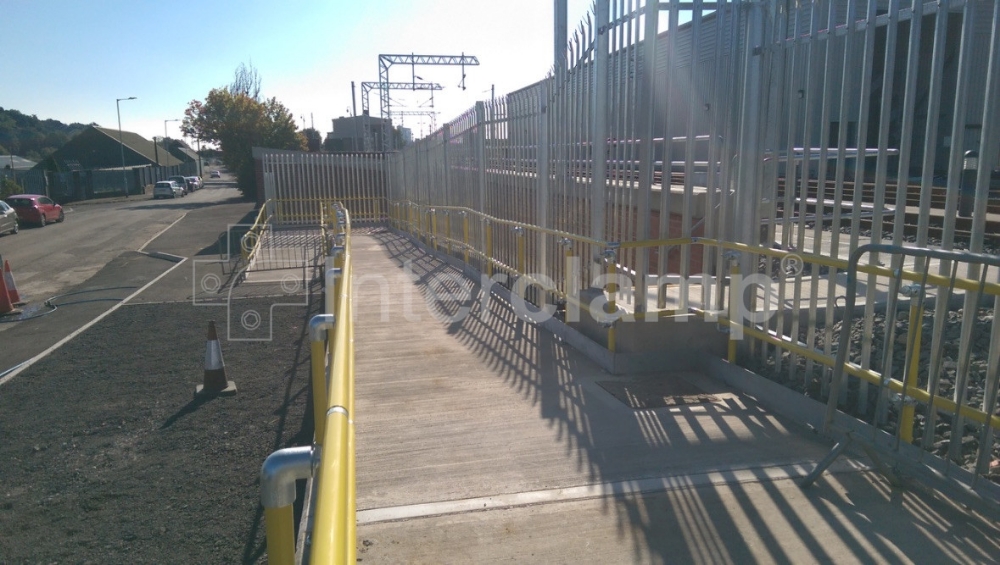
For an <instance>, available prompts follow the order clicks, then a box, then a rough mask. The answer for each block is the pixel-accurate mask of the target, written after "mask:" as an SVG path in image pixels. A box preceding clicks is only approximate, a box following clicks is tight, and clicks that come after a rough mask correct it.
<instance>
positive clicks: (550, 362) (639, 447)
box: [368, 231, 1000, 563]
mask: <svg viewBox="0 0 1000 565" xmlns="http://www.w3.org/2000/svg"><path fill="white" fill-rule="evenodd" d="M372 237H373V239H374V240H376V241H377V242H379V243H380V244H381V245H382V246H383V247H384V248H385V250H386V251H387V252H388V256H389V258H390V259H391V260H392V261H393V262H394V263H395V264H396V266H397V267H399V268H401V269H402V268H404V266H405V267H406V269H408V270H409V271H410V272H412V274H413V277H412V280H413V284H414V285H415V286H416V287H417V289H418V290H419V292H420V293H421V294H422V295H423V297H424V298H425V300H427V302H428V306H429V308H430V309H431V310H432V312H433V313H434V314H435V315H436V317H437V320H433V321H431V322H429V323H430V324H440V325H442V326H443V327H444V328H445V329H446V331H447V333H448V334H449V335H451V336H452V337H453V338H454V339H455V341H456V342H458V343H460V344H461V345H462V346H463V347H464V348H465V349H467V350H468V351H469V353H470V354H471V355H472V356H474V357H475V358H477V359H478V360H479V361H481V362H482V363H484V364H485V365H486V366H488V367H489V368H490V369H491V370H492V372H493V373H495V374H496V375H497V377H498V378H501V379H503V382H504V383H506V385H507V387H508V388H509V389H510V390H511V391H513V392H515V393H516V394H517V395H519V396H520V397H521V398H522V399H523V400H527V401H530V402H531V404H532V405H533V406H536V407H537V409H538V417H539V418H541V419H542V420H544V421H545V422H546V423H547V425H548V426H549V428H551V430H552V434H553V436H554V437H555V438H557V440H556V441H557V444H558V445H559V451H560V452H561V453H562V456H563V457H565V458H567V459H572V460H575V461H574V462H575V464H576V466H577V467H578V468H579V469H581V470H584V471H586V473H587V475H588V477H589V480H590V481H591V482H592V483H604V484H610V485H613V486H612V487H611V488H612V490H613V493H612V496H611V497H610V499H609V501H608V502H605V503H604V506H603V511H604V512H605V513H608V512H613V513H614V514H615V522H616V523H617V524H618V527H617V533H616V534H615V535H617V536H618V538H619V539H621V538H623V537H624V538H628V539H630V540H631V548H632V549H631V553H632V561H633V562H655V563H693V562H735V563H743V562H751V561H754V562H771V563H799V562H841V561H845V560H848V561H860V562H888V563H897V562H926V563H933V562H941V563H944V562H993V560H994V559H995V556H996V555H1000V542H998V539H1000V538H998V536H1000V528H998V527H997V526H996V524H991V523H989V522H988V521H985V520H982V519H980V518H979V517H978V516H975V515H972V514H970V513H968V512H965V511H963V510H962V509H961V508H959V507H957V506H956V505H953V504H951V503H950V502H948V501H946V500H942V499H940V498H936V497H934V496H932V495H929V494H926V493H918V492H914V491H900V490H894V489H892V488H890V487H889V486H888V484H887V483H885V482H883V481H881V480H880V479H878V478H877V477H874V476H872V475H870V474H862V473H856V472H852V473H842V474H836V475H835V474H829V473H828V474H826V475H824V476H823V477H822V478H821V479H820V481H819V482H818V483H817V484H816V486H814V487H813V488H811V489H809V490H802V489H799V488H798V487H797V486H796V485H794V483H791V482H790V481H778V480H775V478H774V476H773V475H772V474H769V473H768V469H773V468H775V467H779V466H786V467H795V466H797V467H798V468H802V467H803V465H806V464H809V463H812V462H814V461H816V460H818V458H820V457H821V456H822V455H823V454H824V453H825V451H826V449H827V446H826V445H824V444H822V443H821V442H818V441H815V440H814V439H812V438H810V437H808V434H807V433H806V432H805V430H804V429H803V428H800V427H797V426H795V425H794V424H789V423H787V422H785V421H782V420H781V419H779V418H777V417H776V416H774V415H773V414H771V413H769V412H767V411H765V410H763V409H762V408H760V407H759V406H758V405H757V404H756V403H755V402H754V401H753V399H750V398H748V397H745V396H741V395H735V394H730V395H728V397H727V398H725V400H724V401H723V402H717V403H710V404H702V405H699V406H698V407H696V408H689V407H680V408H673V409H669V410H668V409H662V410H636V411H631V410H627V411H623V410H620V409H609V404H608V402H607V401H606V399H605V400H603V401H598V400H599V399H598V398H597V397H598V395H600V394H601V391H599V390H595V388H596V387H594V386H592V384H593V383H588V382H585V379H584V377H583V375H594V374H595V369H594V367H593V366H592V365H591V364H590V363H589V361H586V360H584V359H583V358H582V356H581V355H579V354H577V353H575V352H571V351H570V350H569V349H570V348H569V346H568V345H566V344H565V343H564V342H562V341H561V340H560V339H559V338H557V337H556V336H554V335H553V334H551V333H549V332H547V331H544V330H542V329H540V328H539V327H538V326H535V325H533V324H531V323H528V322H526V321H525V320H523V319H522V318H521V317H520V316H519V315H518V313H517V312H515V310H514V309H513V308H512V307H511V305H510V304H508V303H506V302H505V301H502V300H499V299H496V298H495V297H494V299H490V300H488V301H487V300H483V298H484V297H483V289H482V288H481V286H480V285H479V282H478V281H470V280H469V279H467V278H464V277H463V275H462V273H461V271H460V270H459V269H457V268H455V267H453V266H451V265H449V264H448V263H447V262H445V261H444V260H442V259H441V258H439V257H437V256H435V255H432V254H430V253H428V252H426V251H425V250H424V249H422V248H421V247H418V246H417V245H414V243H413V242H412V241H411V240H409V239H408V238H405V237H402V236H400V235H397V234H395V233H391V232H388V231H375V232H373V234H372ZM463 281H464V282H463ZM463 286H465V287H466V289H465V290H467V291H468V294H466V295H463V296H467V298H466V299H464V300H461V299H460V300H450V301H445V300H441V298H440V297H441V296H442V295H446V293H447V292H449V291H450V292H452V293H456V292H459V291H462V290H463V289H462V288H461V287H463ZM396 290H398V289H396ZM396 290H394V291H393V292H394V293H395V292H396ZM452 296H454V294H452ZM482 304H486V305H487V308H486V309H485V311H481V312H478V314H476V315H463V309H470V310H472V311H475V310H476V309H477V307H478V306H477V305H482ZM487 314H488V315H487ZM368 315H372V316H374V315H375V314H374V313H369V314H368ZM399 331H404V330H403V329H402V328H400V330H399ZM668 373H669V368H665V370H664V372H663V374H662V375H659V377H660V378H666V376H667V374H668ZM455 377H456V378H461V375H455ZM588 378H589V377H588ZM602 378H613V377H610V376H608V375H604V376H603V377H602ZM699 384H700V385H702V383H699ZM702 386H704V385H702ZM719 386H721V385H719ZM706 392H717V391H714V390H706ZM497 402H498V403H499V402H502V399H497ZM427 418H428V419H433V416H431V415H427ZM516 425H517V424H516V423H515V422H511V423H510V426H511V427H514V426H516ZM484 441H485V438H484ZM456 449H457V448H456ZM519 456H521V455H519V453H518V452H516V451H514V450H512V452H511V453H508V454H507V457H508V458H510V459H516V458H517V457H519ZM530 457H531V456H530V455H529V456H525V459H526V460H525V462H524V463H522V464H521V465H523V466H524V467H527V468H529V469H530V468H531V467H530V466H531V464H532V463H537V461H536V460H535V459H530ZM551 457H554V455H552V456H551ZM413 464H414V466H413V468H408V469H407V472H408V473H412V474H413V475H414V476H421V474H422V473H421V469H420V468H419V465H420V462H419V461H417V460H414V461H413ZM442 464H443V463H442ZM462 464H464V463H463V462H460V461H449V465H462ZM468 465H469V468H472V465H473V464H471V463H470V464H468ZM504 470H505V469H504V467H503V463H500V462H497V464H496V465H495V466H494V468H492V469H490V470H489V472H490V473H493V474H495V475H496V476H499V475H500V474H502V473H503V472H504ZM484 472H485V471H484ZM525 472H527V473H532V472H537V473H544V472H545V469H544V468H541V467H539V468H535V469H534V470H533V471H532V470H526V471H525ZM699 473H701V474H711V475H713V476H715V477H716V482H713V483H712V484H708V485H696V484H694V483H692V482H690V481H689V480H688V479H687V477H690V476H692V475H696V474H699ZM748 473H749V475H748ZM657 477H662V478H660V479H657ZM422 480H426V479H422ZM538 480H539V481H540V482H543V480H544V478H538ZM638 480H643V481H652V482H653V483H654V484H657V485H658V486H656V487H650V488H646V489H644V491H643V492H638V493H637V492H635V491H633V490H628V489H625V488H624V485H628V484H629V483H630V481H638ZM643 484H647V485H648V484H649V483H648V482H644V483H643ZM548 485H549V487H550V488H558V487H563V486H575V485H561V484H552V482H551V481H550V482H549V483H548ZM422 486H423V485H422ZM432 486H433V485H432ZM418 490H419V489H418ZM431 490H432V487H428V488H427V489H425V490H424V491H423V492H422V493H421V496H423V497H424V498H425V500H417V501H414V502H416V503H421V502H430V501H431V500H426V498H428V497H432V496H434V495H433V494H428V493H429V492H430V491H431ZM494 494H497V493H495V492H488V493H482V495H483V496H491V495H494ZM508 519H511V518H508ZM571 519H572V518H571ZM428 522H429V523H430V524H431V525H430V526H428V527H427V530H426V531H424V532H423V535H425V536H426V544H425V545H427V546H430V545H434V543H435V541H442V542H444V541H445V540H443V539H440V540H439V539H437V538H438V536H440V535H443V534H440V533H438V532H440V531H441V530H442V528H441V527H440V524H439V523H437V522H435V521H434V520H428ZM457 522H461V518H453V519H452V522H450V523H457ZM566 523H567V524H568V523H569V522H566ZM433 524H438V525H437V526H434V525H433ZM521 526H522V529H530V528H526V526H527V524H521ZM399 527H401V528H402V527H404V526H399ZM405 527H413V528H416V529H419V528H420V526H419V525H410V526H405ZM456 528H457V526H456ZM476 534H477V535H478V531H477V532H476ZM419 535H420V534H417V536H418V537H419ZM451 535H452V536H453V539H458V538H459V537H461V534H460V533H459V530H457V529H455V530H453V531H452V532H451ZM566 535H567V536H569V537H570V538H572V535H573V534H571V533H570V532H569V531H567V532H566ZM411 539H413V538H411ZM564 541H565V540H564ZM481 542H484V543H485V542H486V540H481ZM496 543H498V544H500V543H503V544H505V546H508V547H509V546H510V545H512V544H516V540H512V539H510V537H509V536H508V537H501V538H500V539H498V540H496ZM533 543H536V542H533ZM553 543H555V542H553ZM442 545H443V546H444V547H447V543H442ZM467 555H470V554H467ZM422 556H423V557H426V554H422ZM369 557H375V556H374V555H369Z"/></svg>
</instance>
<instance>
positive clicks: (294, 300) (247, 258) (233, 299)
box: [191, 224, 313, 341]
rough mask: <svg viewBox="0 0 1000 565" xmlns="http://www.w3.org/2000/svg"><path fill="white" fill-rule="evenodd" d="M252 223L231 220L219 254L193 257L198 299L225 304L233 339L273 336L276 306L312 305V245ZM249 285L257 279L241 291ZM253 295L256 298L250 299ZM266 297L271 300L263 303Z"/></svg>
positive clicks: (196, 301) (193, 290)
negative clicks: (291, 242)
mask: <svg viewBox="0 0 1000 565" xmlns="http://www.w3.org/2000/svg"><path fill="white" fill-rule="evenodd" d="M252 227H253V226H250V225H246V224H230V225H229V226H228V229H227V230H226V235H225V237H224V238H220V240H219V245H220V253H219V256H218V258H213V259H194V260H193V261H192V262H191V267H192V277H191V280H192V288H191V301H192V304H193V305H195V306H200V307H208V308H225V309H226V322H227V323H226V339H227V340H229V341H271V340H272V339H273V336H274V326H273V314H274V310H275V309H276V308H281V307H305V306H308V305H309V297H308V294H307V293H306V292H305V290H306V286H307V285H308V277H309V276H311V273H312V270H313V264H312V260H311V258H310V257H309V255H310V253H309V252H308V250H305V251H303V250H302V249H301V248H299V247H297V246H294V245H284V243H283V242H282V241H281V240H280V239H281V238H280V236H275V235H274V234H273V233H271V232H269V231H264V232H262V233H260V234H258V233H256V232H252V231H250V230H251V228H252ZM243 285H253V288H254V291H253V292H241V287H242V286H243ZM244 288H245V287H244ZM251 295H252V296H253V298H255V299H256V300H253V301H251V300H248V298H249V296H251ZM261 299H264V300H265V301H266V302H268V304H267V305H266V306H264V307H261V306H260V301H261Z"/></svg>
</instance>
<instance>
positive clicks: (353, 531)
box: [344, 420, 358, 563]
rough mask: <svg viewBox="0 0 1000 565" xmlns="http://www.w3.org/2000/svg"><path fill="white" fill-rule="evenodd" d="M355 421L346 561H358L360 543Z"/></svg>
mask: <svg viewBox="0 0 1000 565" xmlns="http://www.w3.org/2000/svg"><path fill="white" fill-rule="evenodd" d="M354 453H355V452H354V421H353V420H352V421H351V422H350V424H349V425H348V430H347V540H346V542H347V543H346V547H345V548H344V549H345V550H346V554H347V555H346V556H345V557H346V559H345V560H344V563H356V562H357V554H358V549H357V543H358V518H357V516H358V497H357V466H356V463H357V462H356V460H355V456H354Z"/></svg>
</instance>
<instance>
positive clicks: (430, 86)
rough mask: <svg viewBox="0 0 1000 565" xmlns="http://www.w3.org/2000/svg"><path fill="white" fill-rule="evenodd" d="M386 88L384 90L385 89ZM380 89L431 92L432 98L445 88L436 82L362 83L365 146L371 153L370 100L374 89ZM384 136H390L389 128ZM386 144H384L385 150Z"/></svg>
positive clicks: (385, 129)
mask: <svg viewBox="0 0 1000 565" xmlns="http://www.w3.org/2000/svg"><path fill="white" fill-rule="evenodd" d="M383 87H384V88H383ZM375 88H379V89H382V90H414V91H416V90H430V91H431V96H433V95H434V91H435V90H443V89H444V87H443V86H441V85H440V84H438V83H436V82H417V81H416V80H415V79H414V80H413V81H412V82H389V83H385V84H384V85H383V84H382V83H378V82H362V83H361V114H362V115H363V116H364V144H365V151H371V150H372V149H373V147H372V145H373V143H372V129H371V124H370V122H369V120H368V118H369V113H368V106H369V103H368V98H369V95H370V94H371V91H372V89H375ZM382 133H383V135H386V134H388V131H387V128H383V131H382ZM385 145H386V144H385V143H383V150H385Z"/></svg>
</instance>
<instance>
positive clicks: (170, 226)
mask: <svg viewBox="0 0 1000 565" xmlns="http://www.w3.org/2000/svg"><path fill="white" fill-rule="evenodd" d="M187 215H188V213H187V212H184V213H183V214H181V217H180V218H177V219H176V220H174V223H173V224H170V225H169V226H167V227H165V228H163V229H162V230H160V232H159V233H157V234H156V235H154V236H153V237H151V238H149V239H148V240H146V243H143V244H142V247H140V248H139V249H137V250H136V251H138V252H139V253H143V251H142V250H143V249H145V248H146V246H147V245H149V244H150V243H153V240H154V239H156V238H158V237H160V236H161V235H163V233H164V232H166V231H167V230H169V229H170V228H172V227H174V224H176V223H177V222H179V221H181V220H183V219H184V217H185V216H187Z"/></svg>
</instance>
